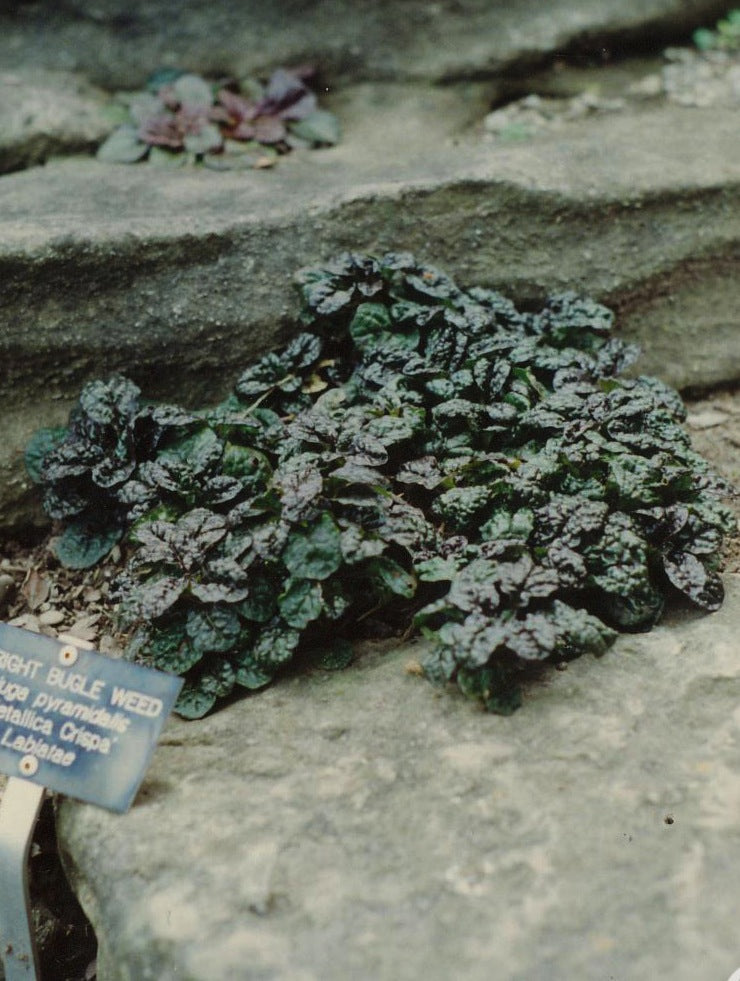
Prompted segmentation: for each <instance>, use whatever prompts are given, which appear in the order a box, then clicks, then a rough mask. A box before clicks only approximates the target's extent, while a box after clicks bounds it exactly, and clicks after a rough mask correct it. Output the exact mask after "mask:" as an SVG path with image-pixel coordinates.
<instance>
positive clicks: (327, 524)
mask: <svg viewBox="0 0 740 981" xmlns="http://www.w3.org/2000/svg"><path fill="white" fill-rule="evenodd" d="M282 558H283V562H284V563H285V566H286V568H287V569H288V571H289V572H290V574H291V575H292V576H293V577H295V578H297V579H319V580H321V579H327V578H328V577H329V576H330V575H331V574H332V573H333V572H336V571H337V569H338V568H339V566H340V565H341V564H342V540H341V535H340V533H339V528H337V526H336V525H335V523H334V522H333V521H332V519H331V517H330V516H329V514H327V513H326V512H324V513H323V514H322V515H321V517H320V518H319V519H318V521H316V522H315V523H314V524H313V525H312V526H310V527H308V528H306V529H305V530H303V529H302V530H300V531H294V532H292V533H291V534H290V535H289V536H288V541H287V544H286V546H285V549H284V550H283V556H282Z"/></svg>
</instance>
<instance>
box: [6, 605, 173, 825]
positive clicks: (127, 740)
mask: <svg viewBox="0 0 740 981" xmlns="http://www.w3.org/2000/svg"><path fill="white" fill-rule="evenodd" d="M181 687H182V679H181V678H176V677H174V676H173V675H169V674H165V673H164V672H162V671H154V670H152V669H151V668H146V667H143V666H142V665H139V664H131V663H130V662H129V661H120V660H115V659H113V658H108V657H104V656H103V655H102V654H98V653H96V652H95V651H88V650H82V649H80V648H77V647H75V646H74V645H72V644H65V643H62V642H61V641H59V640H55V639H54V638H52V637H45V636H43V635H42V634H35V633H32V632H31V631H29V630H21V629H20V628H19V627H11V626H10V625H9V624H7V623H0V772H2V773H6V774H8V776H13V777H22V778H24V779H26V780H31V781H33V783H37V784H41V785H42V786H44V787H48V788H49V789H50V790H56V791H58V792H59V793H62V794H66V795H67V796H68V797H76V798H77V799H78V800H84V801H87V802H89V803H90V804H97V805H98V806H100V807H105V808H107V809H108V810H110V811H119V812H123V811H127V810H128V808H129V807H130V806H131V803H132V801H133V799H134V797H135V795H136V791H137V790H138V788H139V785H140V783H141V781H142V780H143V778H144V774H145V773H146V770H147V767H148V766H149V761H150V759H151V756H152V754H153V752H154V748H155V746H156V744H157V739H158V738H159V734H160V732H161V730H162V726H163V725H164V723H165V720H166V719H167V716H168V715H169V714H170V712H171V711H172V707H173V705H174V704H175V700H176V698H177V696H178V694H179V692H180V688H181Z"/></svg>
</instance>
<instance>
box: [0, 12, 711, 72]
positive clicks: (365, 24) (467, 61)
mask: <svg viewBox="0 0 740 981" xmlns="http://www.w3.org/2000/svg"><path fill="white" fill-rule="evenodd" d="M6 6H8V5H6ZM9 6H10V8H11V10H10V12H5V11H4V12H3V14H2V16H0V63H2V64H3V65H6V66H7V67H8V68H14V67H17V66H26V67H35V68H43V69H53V70H72V71H79V72H82V73H83V74H85V75H86V76H87V77H88V78H90V79H91V80H92V81H94V82H96V83H97V84H99V85H102V86H103V87H106V88H110V89H117V88H119V89H120V88H131V87H137V86H139V85H141V84H142V82H143V81H144V79H145V78H146V77H147V76H148V75H149V74H150V72H151V71H152V69H153V68H155V67H157V66H158V65H161V64H175V65H181V66H183V67H185V68H187V69H189V70H191V71H200V72H203V73H212V74H215V75H220V74H222V73H232V74H234V75H236V76H237V77H241V76H243V75H246V74H251V73H255V72H258V71H266V70H269V69H271V68H274V67H276V66H277V65H279V64H291V63H292V64H295V63H298V62H306V61H308V62H313V63H314V64H318V65H319V66H320V67H321V68H322V70H323V71H324V72H325V73H326V74H327V75H328V76H329V77H330V78H331V79H332V81H336V80H340V81H342V82H346V81H349V80H351V81H357V80H358V79H362V78H364V79H373V80H411V79H421V80H425V81H428V80H441V79H450V78H465V77H471V76H475V75H483V74H486V75H490V74H492V73H496V72H501V71H503V70H505V69H506V68H509V67H511V66H512V65H522V64H531V63H538V62H540V61H542V60H543V59H545V58H547V57H550V56H552V55H553V54H554V53H556V52H558V51H561V52H562V51H563V50H566V49H568V48H570V47H573V46H580V47H583V48H585V49H586V50H589V51H595V50H600V49H601V48H602V47H604V46H612V45H613V46H617V47H619V46H624V45H629V44H634V43H635V42H637V43H639V44H641V45H642V46H643V47H644V45H645V39H646V38H647V39H648V43H650V44H653V45H655V46H657V45H659V44H660V43H661V42H662V43H663V44H666V43H669V42H671V41H676V40H678V39H680V38H681V37H684V38H685V37H687V36H688V34H689V33H690V31H691V29H692V28H694V27H698V26H700V25H702V24H707V25H708V24H713V23H714V22H715V21H716V20H717V18H718V17H720V16H722V15H723V14H724V13H725V12H726V10H727V3H726V2H722V0H620V2H619V3H618V4H615V3H613V2H612V0H550V2H549V3H548V4H546V5H543V4H542V3H541V2H539V0H518V2H513V0H455V2H451V0H441V2H435V3H429V2H427V0H403V3H390V2H387V0H383V2H376V3H366V2H359V3H358V2H353V0H318V2H312V3H305V2H304V3H296V2H287V0H283V2H276V3H263V2H260V0H211V2H210V3H208V4H204V3H202V2H200V0H180V2H179V3H178V5H177V8H176V10H175V11H173V8H172V4H170V3H167V2H166V0H154V2H150V0H135V2H132V0H71V2H67V3H64V4H60V3H57V2H54V0H40V2H35V3H31V4H26V3H13V4H10V5H9Z"/></svg>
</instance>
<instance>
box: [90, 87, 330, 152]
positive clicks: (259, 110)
mask: <svg viewBox="0 0 740 981" xmlns="http://www.w3.org/2000/svg"><path fill="white" fill-rule="evenodd" d="M310 75H311V70H310V69H306V70H300V69H298V70H293V71H288V70H287V69H285V68H279V69H277V71H275V72H273V74H272V75H271V77H270V78H269V80H268V81H267V82H266V83H264V84H262V83H261V82H260V81H259V80H257V79H247V80H246V81H245V82H244V83H242V84H239V83H237V82H234V81H225V82H221V83H219V82H216V83H212V82H207V81H206V80H205V79H203V78H201V77H200V76H199V75H193V74H189V73H186V72H182V71H179V70H177V69H162V70H161V71H159V72H156V73H155V74H154V75H153V76H152V77H151V79H150V80H149V83H148V86H147V90H146V91H145V92H134V93H129V94H127V95H125V96H120V97H119V101H118V103H114V105H113V107H112V108H113V112H114V115H115V118H116V121H117V122H119V123H120V124H121V125H119V127H118V128H117V129H116V130H114V132H113V133H111V135H110V136H109V137H108V139H107V140H106V141H105V142H104V143H103V144H102V145H101V146H100V148H99V149H98V153H97V157H98V159H99V160H103V161H106V162H108V163H136V162H137V161H139V160H148V161H149V162H150V163H153V164H163V165H176V166H180V165H182V164H185V163H188V162H190V163H203V164H204V165H205V166H206V167H210V168H212V169H215V170H237V169H247V168H254V167H258V168H259V167H269V166H271V165H272V163H274V161H275V160H276V159H277V156H278V154H282V153H287V152H288V151H289V150H290V149H292V148H293V147H317V146H328V145H330V144H333V143H337V142H338V141H339V124H338V122H337V119H336V117H335V116H334V115H333V114H332V113H330V112H327V111H326V110H325V109H320V108H319V106H318V101H317V99H316V95H315V94H314V93H313V92H312V91H311V89H310V88H309V87H308V85H307V83H306V80H307V78H310Z"/></svg>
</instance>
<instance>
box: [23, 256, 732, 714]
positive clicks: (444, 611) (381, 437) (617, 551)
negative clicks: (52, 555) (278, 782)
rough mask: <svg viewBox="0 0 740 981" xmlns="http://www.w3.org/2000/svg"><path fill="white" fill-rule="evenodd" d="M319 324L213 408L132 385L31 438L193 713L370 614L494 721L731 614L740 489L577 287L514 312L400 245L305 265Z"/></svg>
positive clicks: (257, 683) (35, 460)
mask: <svg viewBox="0 0 740 981" xmlns="http://www.w3.org/2000/svg"><path fill="white" fill-rule="evenodd" d="M298 283H299V285H300V288H301V291H302V294H303V300H304V312H303V315H302V323H301V325H300V326H301V328H302V332H301V333H299V334H298V336H296V337H295V339H294V340H292V341H291V342H290V343H289V344H288V345H287V346H286V347H284V348H282V349H281V350H278V351H274V352H271V353H269V354H266V355H265V356H264V357H262V358H260V359H259V360H258V361H256V362H255V363H254V364H252V365H250V366H249V367H248V368H247V369H246V370H245V371H244V372H243V374H242V375H241V377H240V378H239V379H238V380H237V382H236V385H235V386H234V390H233V394H232V395H231V396H230V397H229V398H228V399H227V400H226V401H225V402H224V403H223V404H221V405H219V406H217V407H216V408H213V409H206V410H202V411H197V412H193V411H188V410H185V409H181V408H179V407H176V406H167V405H151V404H148V403H146V402H143V401H142V400H141V397H140V393H139V390H138V389H137V388H136V386H135V385H134V384H133V383H132V382H130V381H128V380H126V379H124V378H121V377H114V378H112V379H110V380H108V381H106V382H94V383H92V384H90V385H88V386H87V387H86V388H85V389H84V391H83V392H82V395H81V398H80V401H79V405H78V406H77V408H76V409H75V410H74V412H73V413H72V417H71V419H70V424H69V427H68V428H67V429H65V430H62V431H49V430H46V431H42V432H41V433H39V434H38V436H37V437H36V439H35V440H34V442H33V443H32V445H31V446H30V447H29V451H28V460H29V467H30V469H31V472H32V473H33V474H34V476H35V477H36V479H37V480H38V481H39V482H40V484H41V485H42V486H43V488H44V494H45V505H46V510H47V512H48V513H49V514H50V515H51V516H52V517H54V518H58V519H60V520H61V521H62V522H63V523H64V528H65V530H64V531H63V533H62V534H61V537H60V538H59V539H58V541H57V545H56V548H57V554H58V556H59V558H60V559H61V561H62V562H65V563H67V564H69V565H76V566H85V565H89V564H91V563H93V562H94V561H96V560H97V559H99V558H100V557H102V556H103V555H104V554H105V553H106V552H107V551H108V550H109V549H110V547H111V545H112V543H113V542H114V541H117V540H119V539H120V538H122V537H124V536H125V538H126V541H127V543H128V544H129V545H130V558H129V560H128V565H127V567H126V570H125V572H124V573H123V575H122V577H121V580H120V583H119V585H118V592H119V598H120V608H119V609H120V616H121V618H122V621H123V623H124V624H125V625H126V626H127V627H128V628H129V629H130V630H131V631H132V641H131V645H130V655H131V656H135V657H137V658H139V659H141V660H142V661H144V662H145V663H148V664H151V665H153V666H155V667H157V668H161V669H164V670H168V671H172V672H177V673H179V674H182V675H184V676H185V678H186V683H185V687H184V689H183V693H182V696H181V698H180V701H179V703H178V711H179V712H180V713H181V714H183V715H185V716H187V717H193V718H195V717H199V716H202V715H203V714H204V713H206V712H207V711H208V710H209V709H211V708H212V707H213V706H214V705H215V704H216V702H217V701H218V700H219V699H222V698H224V697H225V696H227V695H229V694H231V692H232V691H233V690H234V689H235V688H240V687H241V688H244V689H258V688H261V687H262V686H264V685H266V684H268V683H269V682H270V681H271V679H273V678H274V677H275V675H276V674H277V673H278V672H280V671H281V670H282V669H284V668H285V666H286V665H288V664H290V663H294V664H300V663H301V661H304V660H305V661H308V662H309V663H313V664H321V665H323V666H334V667H338V666H343V665H344V664H346V663H347V662H348V661H349V660H350V658H351V647H350V640H351V639H352V637H353V636H356V633H357V630H358V624H363V623H366V622H368V621H369V620H371V619H372V618H375V619H379V620H381V621H382V622H384V623H385V624H387V625H390V626H391V627H393V628H394V629H396V630H397V631H399V632H402V631H404V630H408V628H409V627H411V626H413V627H415V628H416V629H417V630H420V631H421V632H422V633H423V634H424V635H425V636H426V637H428V638H429V639H430V641H431V645H430V653H429V654H428V657H427V659H426V662H425V665H424V667H425V670H426V673H427V674H428V676H429V677H430V678H431V679H433V680H435V681H438V682H442V683H446V682H450V681H454V682H456V683H457V684H458V685H459V687H460V688H461V689H462V691H464V692H465V693H466V694H469V695H471V696H474V697H476V698H478V699H480V700H481V702H482V703H483V705H484V706H485V707H486V708H487V709H489V710H491V711H495V712H503V713H506V712H510V711H512V710H513V709H514V708H516V707H517V706H518V705H519V702H520V698H521V694H520V693H521V687H522V682H524V681H525V680H526V679H527V678H528V677H530V676H532V675H533V674H535V673H537V672H538V670H539V669H540V668H541V666H542V665H543V664H544V663H545V662H562V661H567V660H569V659H571V658H575V657H577V656H579V655H581V654H583V653H586V652H591V653H593V654H596V655H600V654H602V653H603V652H604V651H605V650H606V649H607V648H608V647H609V645H610V644H611V643H612V641H613V639H614V637H615V635H616V632H617V631H619V630H628V631H634V630H647V629H650V628H651V627H652V626H653V625H654V624H655V623H656V622H657V620H658V619H659V617H660V615H661V612H662V610H663V607H664V603H665V601H666V599H667V598H668V597H669V596H671V595H679V594H681V595H683V596H684V597H686V598H687V599H688V600H690V601H691V602H692V603H693V604H695V605H696V606H698V607H700V608H701V609H704V610H715V609H717V607H718V606H719V605H720V603H721V602H722V597H723V593H722V583H721V580H720V578H719V576H718V573H717V568H718V562H719V558H718V556H719V554H720V549H721V545H722V540H723V536H724V535H726V534H727V533H728V532H730V531H731V530H732V528H733V526H734V521H733V517H732V514H731V511H730V510H729V508H728V507H727V506H726V505H725V504H723V503H722V502H721V500H720V498H721V497H722V496H723V495H725V494H727V493H728V492H729V488H728V487H727V486H726V485H725V483H724V482H723V481H722V480H721V479H720V478H719V477H717V476H715V475H714V474H713V473H712V472H711V470H710V468H709V466H708V464H707V463H706V462H705V461H704V460H703V459H702V458H701V457H700V456H698V455H697V454H696V453H695V452H693V450H692V449H691V447H690V444H689V438H688V436H687V434H686V432H685V430H684V429H683V428H682V426H681V420H682V418H683V415H684V410H683V406H682V403H681V400H680V398H679V396H678V395H677V393H676V392H675V391H673V390H671V389H670V388H668V387H667V386H666V385H664V384H663V383H662V382H660V381H658V380H657V379H655V378H646V377H639V378H621V377H620V375H621V373H622V372H623V370H624V369H625V368H626V367H627V366H628V365H630V364H631V363H632V362H633V361H634V359H635V357H636V355H637V351H636V349H635V348H634V347H633V346H630V345H626V344H624V343H623V342H621V341H620V340H618V339H616V338H614V337H612V336H611V327H612V314H611V313H610V311H609V310H607V309H606V308H604V307H603V306H600V305H598V304H597V303H594V302H592V301H590V300H584V299H579V298H578V297H576V296H575V295H573V294H568V293H566V294H563V295H559V296H555V297H552V298H551V299H550V300H549V301H548V302H547V304H546V305H545V306H544V308H543V309H542V310H540V311H539V313H522V312H520V311H518V310H517V309H516V308H515V306H514V305H513V304H512V303H511V302H510V301H509V300H507V299H506V298H505V297H503V296H502V295H501V294H500V293H497V292H494V291H493V290H490V289H477V288H474V289H468V290H463V289H460V288H459V287H458V286H457V285H456V284H455V283H454V282H453V281H452V280H451V279H450V278H449V277H447V276H446V275H444V274H443V273H442V272H440V271H438V270H436V269H434V268H430V267H425V266H422V265H420V264H419V263H418V262H417V261H416V260H415V259H414V258H413V257H412V256H410V255H406V254H387V255H384V256H382V257H379V258H376V257H373V256H363V255H354V254H346V255H343V256H341V257H340V258H338V259H337V260H336V261H334V262H331V263H329V264H327V265H326V266H324V267H322V268H316V269H308V270H304V271H302V272H301V273H299V275H298Z"/></svg>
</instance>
